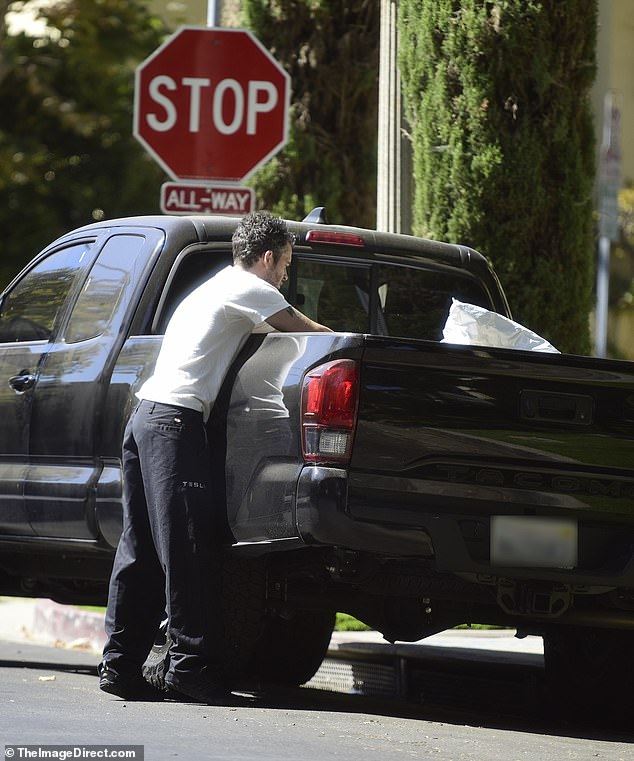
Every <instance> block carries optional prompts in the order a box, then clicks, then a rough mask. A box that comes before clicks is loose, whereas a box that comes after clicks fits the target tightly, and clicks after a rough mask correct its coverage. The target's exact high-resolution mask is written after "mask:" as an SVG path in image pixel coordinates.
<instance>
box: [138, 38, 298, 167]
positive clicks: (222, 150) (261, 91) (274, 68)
mask: <svg viewBox="0 0 634 761" xmlns="http://www.w3.org/2000/svg"><path fill="white" fill-rule="evenodd" d="M289 98H290V77H289V76H288V74H287V73H286V72H285V71H284V69H283V68H282V67H281V66H280V64H279V63H278V62H277V61H276V60H275V59H274V58H273V57H272V56H271V54H270V53H269V52H268V50H266V48H264V46H263V45H262V44H261V43H260V42H259V41H258V40H257V39H256V38H255V37H254V36H253V35H252V34H251V33H250V32H247V31H244V30H237V29H216V28H206V27H182V28H181V29H179V30H178V31H177V32H175V33H174V34H173V35H172V36H171V37H170V38H169V39H168V40H167V41H166V42H164V43H163V45H161V47H159V48H157V50H155V51H154V53H153V54H152V55H151V56H150V57H149V58H147V59H146V60H145V61H144V62H143V63H142V64H141V65H140V66H139V67H138V69H137V71H136V87H135V98H134V135H135V137H136V138H137V139H138V140H139V141H140V142H141V143H142V144H143V146H144V147H145V148H146V150H148V151H149V152H150V153H151V154H152V156H153V157H154V158H155V159H156V161H158V163H159V164H160V165H161V166H162V167H163V169H165V171H166V172H167V173H168V174H170V175H171V176H172V177H173V178H174V179H180V180H201V181H202V180H224V181H231V182H239V181H241V180H243V179H244V178H245V177H247V176H248V175H250V174H252V173H253V172H254V171H255V170H256V169H257V168H258V167H259V166H260V165H261V164H263V163H264V162H265V161H267V160H268V159H270V158H271V156H273V155H274V154H275V153H277V151H279V150H280V148H282V147H283V146H284V145H285V144H286V141H287V139H288V134H287V133H288V102H289Z"/></svg>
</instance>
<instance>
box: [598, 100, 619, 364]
mask: <svg viewBox="0 0 634 761" xmlns="http://www.w3.org/2000/svg"><path fill="white" fill-rule="evenodd" d="M620 119H621V115H620V111H619V109H618V107H617V105H616V103H615V98H614V96H613V95H612V94H611V93H608V94H607V95H606V96H605V101H604V116H603V139H602V143H601V158H600V162H599V256H598V261H597V303H596V322H595V348H594V352H595V354H596V356H597V357H605V355H606V349H607V334H608V300H609V291H610V253H611V244H612V241H616V240H618V234H619V224H618V223H619V190H620V188H621V150H620V146H619V129H620Z"/></svg>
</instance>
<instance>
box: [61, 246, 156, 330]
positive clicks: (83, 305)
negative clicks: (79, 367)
mask: <svg viewBox="0 0 634 761" xmlns="http://www.w3.org/2000/svg"><path fill="white" fill-rule="evenodd" d="M144 243H145V238H144V237H143V236H141V235H114V236H113V237H111V238H109V239H108V240H107V241H106V244H105V246H104V247H103V249H102V250H101V252H100V254H99V256H98V257H97V260H96V261H95V263H94V265H93V267H92V269H91V270H90V273H89V275H88V278H87V279H86V282H85V283H84V287H83V288H82V291H81V293H80V294H79V297H78V299H77V301H76V303H75V306H74V307H73V312H72V314H71V317H70V321H69V323H68V326H67V328H66V335H65V340H66V343H77V342H79V341H86V340H88V339H89V338H95V337H96V336H99V335H101V334H102V333H103V332H104V331H105V330H106V329H107V328H108V326H109V325H110V323H111V321H112V318H113V315H114V314H115V311H116V308H117V305H118V304H119V302H120V301H121V299H122V296H123V295H124V294H125V292H126V290H127V289H128V288H129V287H133V286H134V283H135V282H136V281H137V277H136V275H135V264H136V263H137V262H138V255H139V252H140V251H141V249H142V248H143V244H144Z"/></svg>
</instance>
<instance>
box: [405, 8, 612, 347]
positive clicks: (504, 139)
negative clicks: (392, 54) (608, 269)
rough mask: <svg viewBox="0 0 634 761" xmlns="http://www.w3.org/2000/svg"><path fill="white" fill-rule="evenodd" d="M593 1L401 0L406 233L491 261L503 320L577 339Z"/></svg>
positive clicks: (585, 308)
mask: <svg viewBox="0 0 634 761" xmlns="http://www.w3.org/2000/svg"><path fill="white" fill-rule="evenodd" d="M596 24H597V2H596V0H498V2H491V1H490V0H460V1H458V0H401V2H400V3H399V33H400V46H401V47H400V56H401V58H400V66H401V72H402V78H403V89H404V96H405V102H406V104H407V115H408V121H409V122H410V125H411V134H412V141H413V161H414V178H415V188H416V189H415V197H414V201H413V206H414V208H413V215H414V225H415V231H416V232H417V233H418V234H421V235H425V236H428V237H432V238H439V239H445V240H449V241H452V242H462V243H465V244H468V245H471V246H473V247H474V248H477V249H479V250H480V251H481V252H482V253H484V254H485V255H487V256H489V257H490V259H491V260H492V262H493V264H494V266H495V268H496V270H497V272H498V274H499V275H500V279H501V281H502V284H503V286H504V288H505V290H506V292H507V295H508V297H509V301H510V303H511V308H512V309H513V313H514V318H515V319H516V320H518V321H519V322H521V323H522V324H524V325H526V326H528V327H530V328H531V329H533V330H535V331H537V332H538V333H540V334H541V335H543V336H544V337H545V338H548V339H549V340H550V341H551V342H552V343H553V344H554V345H555V346H557V348H559V349H560V350H561V351H566V352H572V353H578V354H583V353H587V352H588V350H589V346H590V342H589V326H588V315H589V312H590V309H591V306H592V286H593V275H592V271H593V256H594V250H595V244H594V230H593V219H592V206H593V203H592V192H593V180H594V172H595V166H594V161H595V158H594V156H595V153H594V129H593V123H592V114H591V110H590V106H589V98H588V96H589V90H590V87H591V86H592V83H593V80H594V76H595V69H596V62H595V55H596V54H595V39H596Z"/></svg>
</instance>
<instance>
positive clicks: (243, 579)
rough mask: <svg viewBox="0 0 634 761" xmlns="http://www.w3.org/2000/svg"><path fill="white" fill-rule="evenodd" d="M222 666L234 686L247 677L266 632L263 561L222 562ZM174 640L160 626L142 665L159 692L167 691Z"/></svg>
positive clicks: (164, 625)
mask: <svg viewBox="0 0 634 761" xmlns="http://www.w3.org/2000/svg"><path fill="white" fill-rule="evenodd" d="M222 574H223V591H222V594H223V610H222V621H223V636H222V638H221V640H222V642H223V645H222V649H223V652H222V654H221V657H220V658H219V661H220V662H222V663H223V673H222V674H221V675H220V676H221V677H222V678H223V679H225V680H226V681H228V682H229V683H233V684H235V683H236V682H238V681H240V680H241V679H242V678H243V677H245V675H246V673H247V671H248V668H247V667H248V664H249V663H250V661H251V659H252V656H253V651H254V647H255V645H256V643H257V642H258V641H259V640H260V638H261V637H262V635H263V632H264V630H265V624H264V622H265V603H266V566H265V563H264V561H262V560H260V559H250V558H247V559H242V558H241V559H235V558H231V557H228V556H227V557H225V558H224V559H223V568H222ZM170 645H171V638H170V636H169V633H168V632H167V621H164V622H163V623H162V624H161V627H160V629H159V631H158V632H157V635H156V639H155V642H154V645H153V646H152V649H151V651H150V653H149V655H148V657H147V659H146V661H145V663H144V664H143V669H142V671H143V676H144V678H145V679H146V680H147V681H148V682H150V684H152V685H153V686H154V687H156V688H157V689H164V687H165V674H166V673H167V671H168V668H169V648H170Z"/></svg>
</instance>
